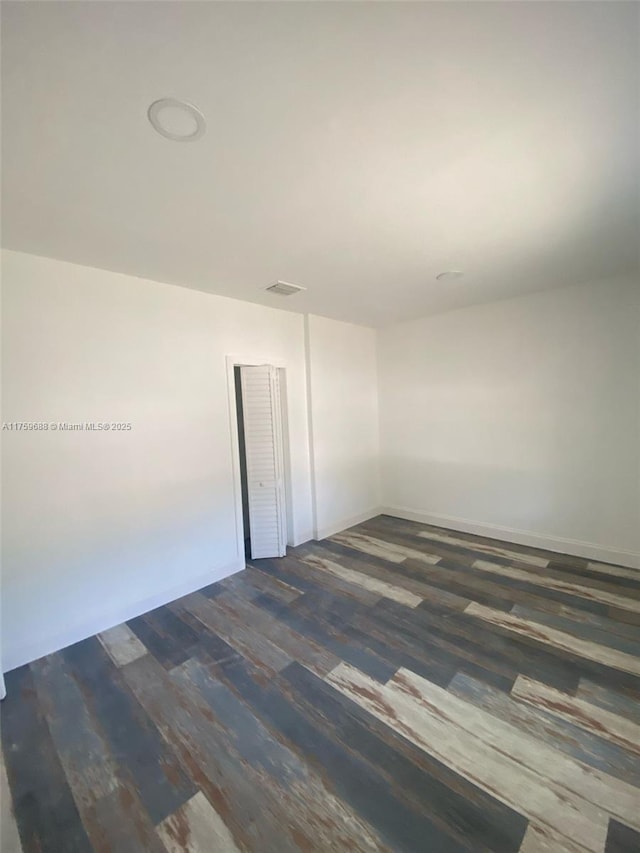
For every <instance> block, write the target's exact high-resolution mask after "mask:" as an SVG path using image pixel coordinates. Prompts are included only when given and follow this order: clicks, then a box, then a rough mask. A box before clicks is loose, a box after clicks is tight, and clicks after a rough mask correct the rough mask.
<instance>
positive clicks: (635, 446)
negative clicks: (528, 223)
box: [379, 280, 640, 565]
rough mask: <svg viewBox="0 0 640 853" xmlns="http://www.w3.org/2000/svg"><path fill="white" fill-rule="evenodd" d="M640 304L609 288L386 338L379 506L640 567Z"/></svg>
mask: <svg viewBox="0 0 640 853" xmlns="http://www.w3.org/2000/svg"><path fill="white" fill-rule="evenodd" d="M454 286H455V285H454ZM639 299H640V282H638V281H631V280H629V281H626V282H623V281H617V282H616V281H609V282H602V283H599V284H592V285H586V286H579V287H571V288H565V289H563V290H557V291H551V292H546V293H539V294H532V295H528V296H523V297H521V298H517V299H511V300H508V301H503V302H498V303H495V304H493V305H485V306H477V307H470V308H465V309H461V310H458V311H454V312H451V313H448V314H442V315H439V316H435V317H430V318H426V319H421V320H416V321H413V322H409V323H403V324H400V325H395V326H393V327H391V328H387V329H384V330H382V331H380V332H379V377H380V412H381V446H382V482H383V503H384V504H385V505H386V506H387V507H388V508H389V509H390V511H391V512H392V513H396V514H398V515H404V516H405V517H408V518H415V519H416V520H424V521H431V522H432V523H434V524H441V525H443V526H445V527H446V526H450V527H454V528H457V529H462V530H470V531H477V532H485V533H486V535H492V534H493V535H498V536H503V538H506V539H511V540H512V541H522V542H524V543H525V544H527V543H529V544H538V545H540V546H541V547H545V546H546V547H551V548H554V549H555V550H563V551H568V552H569V553H576V554H581V553H582V554H584V555H586V556H596V557H600V558H602V559H610V560H612V561H613V562H620V563H627V564H629V565H638V564H639V560H640V557H639V556H638V555H639V553H640V393H639V391H640V387H639V386H640V301H639Z"/></svg>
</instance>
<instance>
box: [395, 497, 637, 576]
mask: <svg viewBox="0 0 640 853" xmlns="http://www.w3.org/2000/svg"><path fill="white" fill-rule="evenodd" d="M380 512H381V513H383V514H384V515H392V516H395V517H396V518H404V519H406V520H407V521H417V522H420V523H421V524H433V525H434V526H435V527H448V528H451V529H452V530H459V531H461V532H463V533H476V534H477V535H478V536H488V537H490V538H493V539H501V540H504V541H506V542H513V543H515V544H516V545H528V546H530V547H531V548H542V549H544V550H546V551H556V552H558V553H561V554H572V555H573V556H576V557H585V558H586V559H588V560H597V561H600V562H603V563H615V564H616V565H619V566H628V567H629V568H631V569H640V554H636V553H635V552H634V551H624V550H621V549H619V548H614V547H609V546H606V545H596V544H594V543H593V542H583V541H581V540H579V539H564V538H562V537H560V536H549V535H548V534H545V533H534V532H532V531H530V530H519V529H518V528H515V527H499V526H498V525H495V524H488V523H487V522H484V521H469V519H466V518H457V517H456V516H454V515H441V514H440V513H437V512H423V511H421V510H414V509H409V508H408V507H404V506H386V507H383V508H382V509H381V510H380Z"/></svg>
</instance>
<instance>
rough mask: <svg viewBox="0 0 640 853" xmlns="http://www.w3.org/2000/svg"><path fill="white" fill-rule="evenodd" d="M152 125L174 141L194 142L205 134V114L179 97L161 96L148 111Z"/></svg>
mask: <svg viewBox="0 0 640 853" xmlns="http://www.w3.org/2000/svg"><path fill="white" fill-rule="evenodd" d="M147 116H148V118H149V121H150V122H151V125H152V127H153V128H154V130H156V131H157V132H158V133H159V134H160V135H161V136H164V137H165V139H171V140H172V141H173V142H194V141H195V140H196V139H200V137H201V136H203V135H204V132H205V130H206V124H205V120H204V116H203V115H202V113H201V112H200V110H199V109H198V108H197V107H194V106H193V104H189V103H187V101H179V100H178V99H177V98H160V100H158V101H154V102H153V103H152V104H151V106H150V107H149V109H148V111H147Z"/></svg>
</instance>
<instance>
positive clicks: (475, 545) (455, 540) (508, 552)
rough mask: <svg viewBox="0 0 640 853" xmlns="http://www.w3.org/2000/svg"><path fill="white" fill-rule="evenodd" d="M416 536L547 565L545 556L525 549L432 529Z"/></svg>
mask: <svg viewBox="0 0 640 853" xmlns="http://www.w3.org/2000/svg"><path fill="white" fill-rule="evenodd" d="M418 536H420V537H421V538H423V539H429V540H432V541H434V542H444V543H445V544H446V545H458V546H459V547H461V548H463V549H465V550H469V551H480V552H482V553H484V554H491V555H492V556H496V557H506V558H507V559H508V560H514V561H516V562H519V563H529V564H531V565H532V566H540V567H542V568H544V567H545V566H548V565H549V560H548V559H547V558H545V557H538V556H536V555H534V554H527V553H526V551H514V550H512V549H509V548H504V547H501V546H498V545H484V544H482V543H480V542H469V541H466V540H464V539H460V538H459V537H456V536H453V535H451V534H442V533H435V532H434V531H433V530H422V531H420V533H418Z"/></svg>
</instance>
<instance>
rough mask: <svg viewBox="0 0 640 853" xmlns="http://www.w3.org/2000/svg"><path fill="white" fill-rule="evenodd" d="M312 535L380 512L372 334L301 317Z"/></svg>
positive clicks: (328, 532)
mask: <svg viewBox="0 0 640 853" xmlns="http://www.w3.org/2000/svg"><path fill="white" fill-rule="evenodd" d="M307 336H308V337H307V358H308V366H309V388H310V418H309V420H310V423H311V424H312V437H311V444H312V463H313V464H312V468H313V480H314V495H315V507H314V509H315V535H316V538H318V539H322V538H324V537H325V536H329V535H331V534H332V533H335V532H336V531H338V530H343V529H344V528H345V527H349V526H351V525H352V524H357V523H358V521H362V520H364V519H365V518H370V517H371V516H373V515H377V514H378V513H379V511H380V509H379V508H380V480H379V452H380V448H379V427H378V388H377V368H376V333H375V330H374V329H368V328H365V327H363V326H354V325H352V324H351V323H342V322H338V321H337V320H329V319H327V318H326V317H317V316H314V315H309V316H308V317H307Z"/></svg>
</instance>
